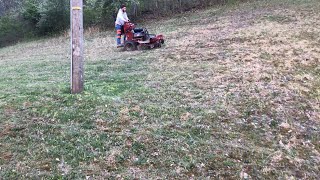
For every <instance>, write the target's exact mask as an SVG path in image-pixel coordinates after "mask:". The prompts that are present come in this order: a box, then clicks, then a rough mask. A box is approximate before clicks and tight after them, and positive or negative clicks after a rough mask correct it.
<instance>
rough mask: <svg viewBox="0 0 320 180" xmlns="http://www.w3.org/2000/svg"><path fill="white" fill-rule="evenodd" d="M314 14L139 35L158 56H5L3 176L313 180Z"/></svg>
mask: <svg viewBox="0 0 320 180" xmlns="http://www.w3.org/2000/svg"><path fill="white" fill-rule="evenodd" d="M319 10H320V2H319V1H317V0H308V1H307V0H281V1H280V2H279V1H276V0H271V1H260V2H251V3H244V4H240V5H235V6H232V7H219V8H213V9H208V10H203V11H198V12H195V13H187V14H183V15H179V16H177V17H175V18H172V19H167V20H160V21H155V22H149V23H147V24H145V26H146V27H148V28H149V31H150V32H155V33H163V34H164V35H165V36H166V38H167V41H166V46H165V47H163V48H161V49H155V50H151V51H135V52H120V51H119V50H117V49H116V48H115V47H114V44H115V40H114V32H100V33H90V32H87V35H86V43H85V44H86V50H85V57H86V65H85V80H86V82H85V88H86V89H85V92H84V93H83V94H81V95H70V94H69V90H68V89H69V71H70V70H69V63H70V62H69V61H70V60H69V59H70V57H69V40H68V38H67V36H65V37H63V36H61V37H59V38H52V39H45V40H40V41H35V42H28V43H20V44H18V45H15V46H11V47H7V48H2V49H0V129H1V131H0V177H2V178H3V179H12V178H38V177H42V178H57V179H59V178H68V179H71V178H75V179H79V178H81V179H83V178H86V179H103V178H111V179H122V178H128V179H133V178H139V179H168V178H170V179H172V178H177V179H189V178H207V179H211V178H219V179H319V178H320V176H319V171H320V169H319V168H320V167H319V164H320V137H319V136H320V106H319V97H320V96H319V95H320V89H319V87H320V76H319V75H320V74H319V73H320V67H319V57H320V46H319V45H320V38H319V31H320V22H319V21H318V20H319V19H320V14H319V13H318V12H319Z"/></svg>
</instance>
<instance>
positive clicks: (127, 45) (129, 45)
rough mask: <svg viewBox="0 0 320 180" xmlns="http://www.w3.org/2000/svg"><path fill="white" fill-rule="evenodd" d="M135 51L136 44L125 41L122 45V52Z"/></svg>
mask: <svg viewBox="0 0 320 180" xmlns="http://www.w3.org/2000/svg"><path fill="white" fill-rule="evenodd" d="M136 49H137V43H136V42H132V41H127V42H125V44H124V50H125V51H134V50H136Z"/></svg>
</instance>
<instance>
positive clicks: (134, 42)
mask: <svg viewBox="0 0 320 180" xmlns="http://www.w3.org/2000/svg"><path fill="white" fill-rule="evenodd" d="M124 33H125V35H126V37H127V38H126V41H125V42H124V48H123V49H124V50H125V51H134V50H146V49H153V48H160V47H161V46H162V44H164V37H163V35H155V34H149V32H148V30H147V29H146V28H136V27H135V24H133V23H130V22H129V23H125V24H124Z"/></svg>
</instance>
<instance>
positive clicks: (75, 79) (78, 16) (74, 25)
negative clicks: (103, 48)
mask: <svg viewBox="0 0 320 180" xmlns="http://www.w3.org/2000/svg"><path fill="white" fill-rule="evenodd" d="M70 18H71V19H70V21H71V25H70V28H71V53H72V54H71V93H74V94H76V93H81V92H82V91H83V84H84V82H83V81H84V78H83V75H84V70H83V59H84V58H83V0H70Z"/></svg>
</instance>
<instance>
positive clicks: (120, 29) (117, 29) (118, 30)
mask: <svg viewBox="0 0 320 180" xmlns="http://www.w3.org/2000/svg"><path fill="white" fill-rule="evenodd" d="M122 28H123V26H121V25H119V24H116V31H117V45H121V35H122ZM125 40H126V35H124V41H125Z"/></svg>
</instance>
